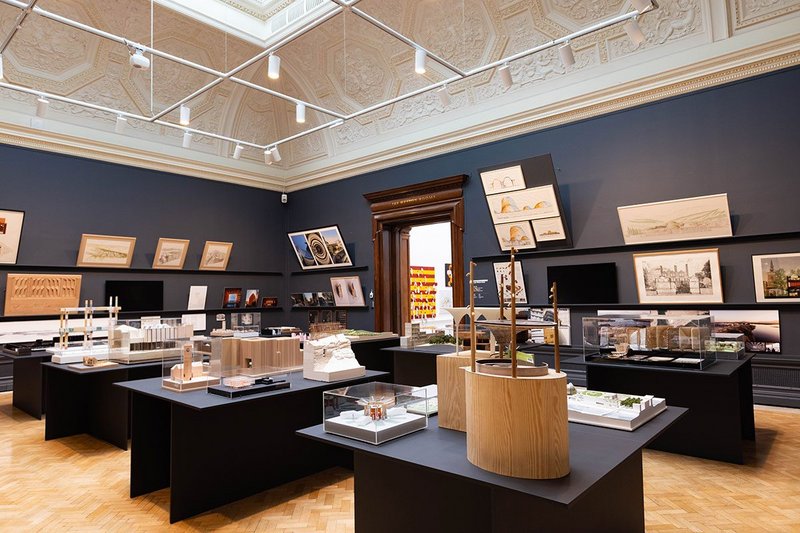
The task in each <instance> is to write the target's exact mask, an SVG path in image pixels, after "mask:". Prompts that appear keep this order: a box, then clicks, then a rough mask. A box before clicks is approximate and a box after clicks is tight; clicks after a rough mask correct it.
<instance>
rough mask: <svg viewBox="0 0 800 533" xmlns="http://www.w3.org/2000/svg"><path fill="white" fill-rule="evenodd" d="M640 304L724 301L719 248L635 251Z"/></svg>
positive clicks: (634, 263)
mask: <svg viewBox="0 0 800 533" xmlns="http://www.w3.org/2000/svg"><path fill="white" fill-rule="evenodd" d="M633 265H634V270H635V272H636V290H637V292H638V293H639V303H643V304H650V303H670V304H672V303H678V304H682V303H723V297H722V278H721V276H720V268H719V250H718V249H717V248H708V249H704V250H681V251H675V252H655V253H646V254H633Z"/></svg>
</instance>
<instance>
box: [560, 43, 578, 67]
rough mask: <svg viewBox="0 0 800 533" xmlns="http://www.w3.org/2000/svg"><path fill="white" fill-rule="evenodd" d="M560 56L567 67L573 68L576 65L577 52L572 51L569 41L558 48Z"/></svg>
mask: <svg viewBox="0 0 800 533" xmlns="http://www.w3.org/2000/svg"><path fill="white" fill-rule="evenodd" d="M558 55H559V57H560V58H561V63H563V64H564V66H565V67H571V66H572V65H574V64H575V52H573V51H572V46H570V44H569V41H567V42H565V43H564V44H562V45H561V46H559V47H558Z"/></svg>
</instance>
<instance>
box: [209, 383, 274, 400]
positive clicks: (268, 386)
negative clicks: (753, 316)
mask: <svg viewBox="0 0 800 533" xmlns="http://www.w3.org/2000/svg"><path fill="white" fill-rule="evenodd" d="M289 387H290V384H289V382H288V381H286V380H282V379H280V380H278V379H276V380H272V381H271V382H270V383H254V384H253V385H251V386H249V387H241V388H236V387H228V386H226V385H213V386H211V387H209V388H208V392H209V393H210V394H216V395H217V396H223V397H225V398H240V397H242V396H251V395H253V394H260V393H262V392H269V391H273V390H281V389H288V388H289Z"/></svg>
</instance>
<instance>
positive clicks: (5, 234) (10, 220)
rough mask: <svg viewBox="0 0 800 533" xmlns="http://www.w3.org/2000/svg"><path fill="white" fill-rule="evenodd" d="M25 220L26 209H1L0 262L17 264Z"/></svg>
mask: <svg viewBox="0 0 800 533" xmlns="http://www.w3.org/2000/svg"><path fill="white" fill-rule="evenodd" d="M24 220H25V211H11V210H8V209H2V210H0V264H4V265H15V264H17V257H18V256H19V242H20V240H21V238H22V223H23V222H24Z"/></svg>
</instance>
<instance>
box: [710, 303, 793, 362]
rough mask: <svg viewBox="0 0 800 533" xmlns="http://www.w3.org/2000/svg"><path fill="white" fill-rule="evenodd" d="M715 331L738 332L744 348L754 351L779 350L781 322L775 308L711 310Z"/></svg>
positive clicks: (770, 351) (768, 351)
mask: <svg viewBox="0 0 800 533" xmlns="http://www.w3.org/2000/svg"><path fill="white" fill-rule="evenodd" d="M711 316H712V318H713V319H714V332H715V333H739V334H742V335H744V337H745V350H747V351H748V352H754V353H780V352H781V323H780V316H779V314H778V311H777V310H763V309H744V310H736V311H719V310H716V309H715V310H712V311H711Z"/></svg>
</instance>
